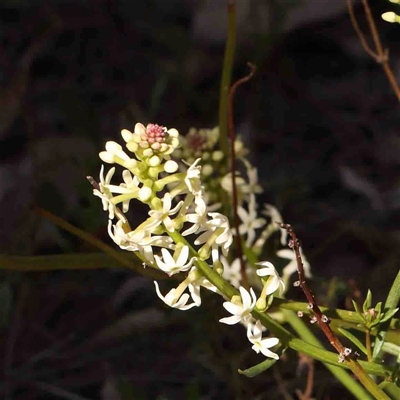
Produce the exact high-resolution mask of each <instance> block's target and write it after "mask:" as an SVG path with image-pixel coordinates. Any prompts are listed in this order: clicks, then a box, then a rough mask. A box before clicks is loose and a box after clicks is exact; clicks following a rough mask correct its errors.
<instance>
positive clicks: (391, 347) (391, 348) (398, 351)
mask: <svg viewBox="0 0 400 400" xmlns="http://www.w3.org/2000/svg"><path fill="white" fill-rule="evenodd" d="M382 350H383V351H384V352H386V353H389V354H391V355H393V356H396V357H400V346H397V345H396V344H394V343H389V342H386V343H384V344H383V346H382Z"/></svg>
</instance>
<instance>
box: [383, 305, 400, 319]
mask: <svg viewBox="0 0 400 400" xmlns="http://www.w3.org/2000/svg"><path fill="white" fill-rule="evenodd" d="M397 311H399V308H392V309H391V310H387V311H385V314H384V316H383V317H382V319H381V321H380V322H386V321H387V320H389V319H390V318H392V317H393V316H394V314H396V313H397Z"/></svg>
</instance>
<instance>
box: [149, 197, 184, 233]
mask: <svg viewBox="0 0 400 400" xmlns="http://www.w3.org/2000/svg"><path fill="white" fill-rule="evenodd" d="M162 203H163V206H162V210H150V211H149V215H150V217H152V218H154V219H156V220H158V221H159V223H160V224H161V223H163V224H164V226H165V229H167V230H168V231H170V232H174V231H175V226H174V221H173V220H172V219H171V218H170V216H171V215H174V214H176V213H177V212H178V211H179V209H180V208H181V206H182V204H183V201H180V202H179V203H178V204H177V205H176V206H175V207H174V208H172V209H171V205H172V198H171V194H170V193H168V192H167V193H165V195H164V197H163V199H162Z"/></svg>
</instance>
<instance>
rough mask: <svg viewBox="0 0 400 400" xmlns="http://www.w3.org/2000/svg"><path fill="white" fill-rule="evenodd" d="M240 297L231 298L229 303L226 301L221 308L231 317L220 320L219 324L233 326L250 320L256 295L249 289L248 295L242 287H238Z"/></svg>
mask: <svg viewBox="0 0 400 400" xmlns="http://www.w3.org/2000/svg"><path fill="white" fill-rule="evenodd" d="M239 291H240V297H239V296H233V297H232V299H231V301H226V302H225V303H224V304H223V306H224V308H225V310H227V311H228V312H230V313H231V314H232V316H231V317H226V318H221V319H220V320H219V322H222V323H223V324H227V325H234V324H237V323H238V322H243V323H245V324H246V323H247V322H248V320H250V319H251V318H252V315H251V312H252V311H253V309H254V307H255V305H256V301H257V298H256V294H255V293H254V290H253V289H252V288H250V293H249V292H248V291H247V290H246V289H245V288H244V287H243V286H240V287H239Z"/></svg>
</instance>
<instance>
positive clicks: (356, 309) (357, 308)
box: [351, 299, 363, 316]
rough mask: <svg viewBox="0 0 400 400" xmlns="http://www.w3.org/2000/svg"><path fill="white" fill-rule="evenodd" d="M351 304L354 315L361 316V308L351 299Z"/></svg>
mask: <svg viewBox="0 0 400 400" xmlns="http://www.w3.org/2000/svg"><path fill="white" fill-rule="evenodd" d="M351 302H352V303H353V307H354V310H355V311H356V313H357V314H358V315H360V316H363V312H362V311H361V308H360V307H359V306H358V304H357V303H356V302H355V301H354V300H353V299H351Z"/></svg>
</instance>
